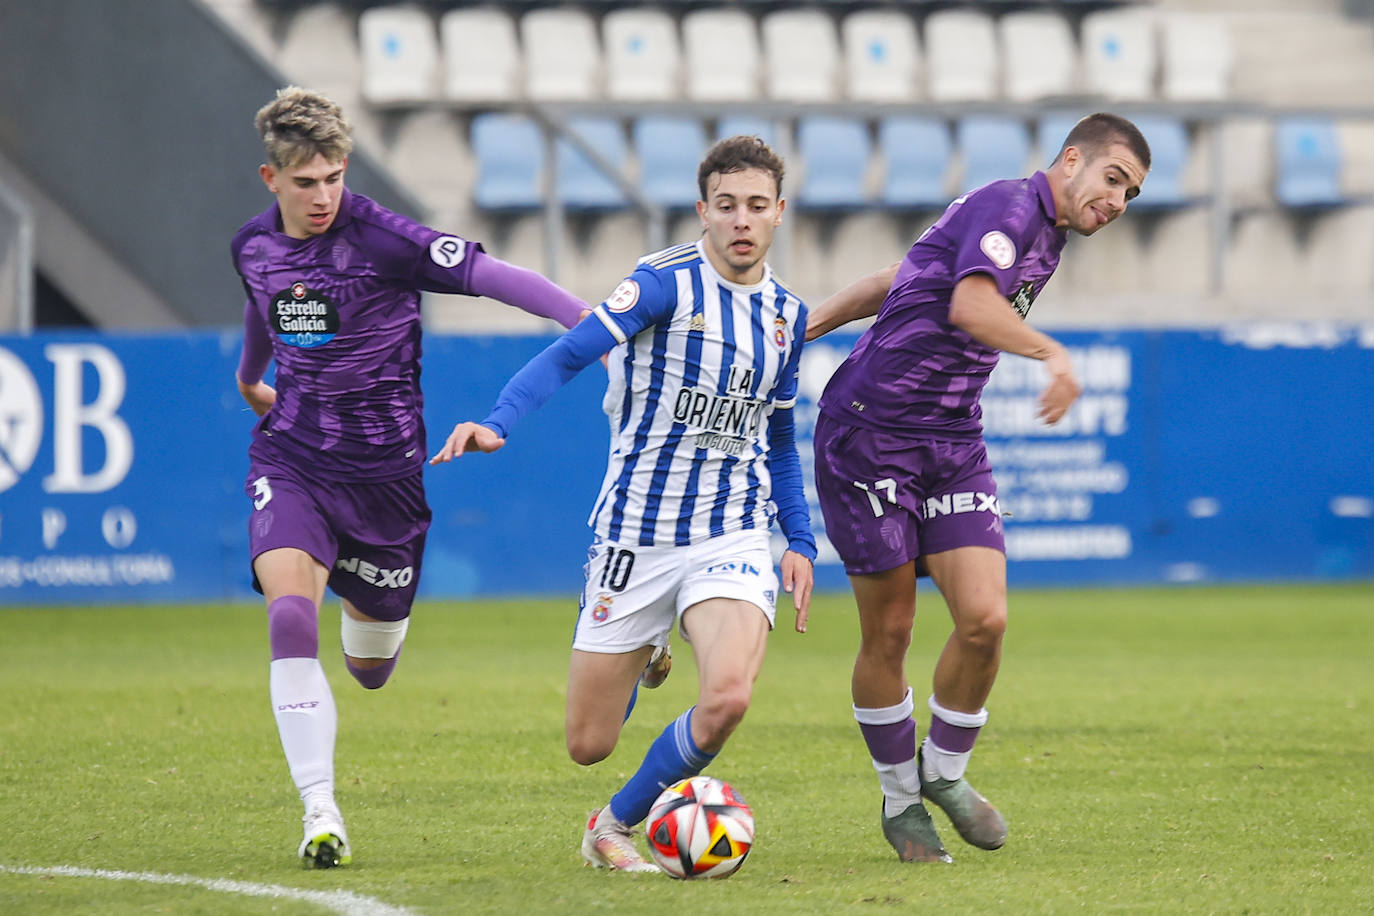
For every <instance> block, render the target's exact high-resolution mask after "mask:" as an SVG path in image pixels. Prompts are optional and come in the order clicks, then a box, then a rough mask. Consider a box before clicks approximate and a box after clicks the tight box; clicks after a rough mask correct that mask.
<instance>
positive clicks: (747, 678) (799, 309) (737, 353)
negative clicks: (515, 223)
mask: <svg viewBox="0 0 1374 916" xmlns="http://www.w3.org/2000/svg"><path fill="white" fill-rule="evenodd" d="M782 173H783V164H782V161H781V160H780V159H779V158H778V157H777V155H776V154H775V153H774V152H773V151H772V150H771V149H769V148H768V146H767V145H766V144H764V143H763V142H762V141H761V140H759V139H758V138H757V137H732V138H729V139H727V140H722V141H721V142H720V143H718V144H716V145H715V146H714V147H712V149H711V150H710V151H709V152H708V153H707V156H706V158H705V159H704V160H703V162H702V163H701V166H700V167H699V169H698V174H697V180H698V186H699V188H700V191H701V200H700V201H699V202H698V203H697V211H698V213H699V214H700V215H701V220H702V225H703V227H704V230H705V231H704V234H703V236H702V238H701V239H700V240H699V241H697V242H695V243H690V244H685V245H679V246H677V247H674V248H669V249H666V250H664V251H661V252H658V253H656V254H652V255H649V256H647V257H645V258H643V259H641V260H640V262H639V265H638V266H637V267H636V269H635V270H634V272H633V273H632V274H631V275H630V276H629V277H628V278H627V279H626V280H624V281H623V282H622V283H621V284H620V285H619V286H618V287H616V289H615V291H614V292H613V293H612V294H611V295H610V296H609V297H608V298H607V299H606V300H605V301H604V302H602V303H601V304H600V305H599V306H597V308H596V309H594V310H593V312H592V314H593V315H594V316H595V318H596V320H591V319H587V320H584V321H583V322H582V323H581V324H579V325H578V326H577V327H576V328H574V329H573V330H571V331H569V332H568V333H567V334H565V335H563V337H561V338H559V340H558V341H557V342H555V343H554V344H553V345H552V346H550V347H549V348H548V349H547V350H545V351H544V352H543V353H541V354H540V355H539V356H537V357H535V358H534V359H533V360H531V361H530V363H529V364H527V365H526V366H525V367H524V368H523V369H521V370H520V371H519V372H518V373H516V375H515V376H514V377H513V378H512V379H511V380H510V382H509V383H508V384H507V385H506V387H505V388H504V389H503V390H502V392H501V394H500V396H499V397H498V399H497V402H496V405H495V406H494V407H493V408H492V411H491V413H490V414H489V415H488V417H487V418H486V419H485V420H483V421H482V422H481V423H480V424H479V423H471V422H466V423H460V424H458V426H457V427H455V429H454V431H453V434H452V435H451V436H450V437H449V439H448V441H447V443H445V445H444V447H443V449H442V450H441V451H440V452H439V453H438V454H437V455H435V457H434V458H433V459H432V461H431V463H442V462H447V461H451V460H452V459H453V458H455V457H457V456H459V455H461V454H463V453H465V452H468V451H474V450H481V451H486V452H491V451H495V450H496V449H498V448H500V447H501V446H502V445H503V444H504V443H505V438H504V437H505V436H506V435H507V434H509V433H510V431H511V430H512V428H513V427H514V425H515V423H516V422H517V421H518V420H519V419H520V417H521V416H523V415H524V414H525V413H528V412H529V411H530V410H533V409H534V408H536V407H538V406H539V405H540V404H542V403H544V401H546V400H547V399H548V398H549V397H550V396H551V395H552V394H553V393H554V392H555V391H556V390H557V389H558V388H559V387H560V386H561V385H563V384H564V383H565V382H567V381H568V380H569V379H571V378H572V377H573V376H574V375H575V374H576V373H578V372H580V371H581V370H582V369H583V368H585V367H586V366H588V365H590V364H591V363H593V362H595V361H596V359H597V358H598V357H599V356H601V355H602V354H605V353H607V352H608V351H609V353H610V357H609V360H608V363H607V367H608V369H609V371H610V383H609V385H608V386H607V390H606V397H605V402H604V407H605V411H606V413H607V415H608V416H609V417H610V421H611V443H610V458H609V460H608V462H607V467H606V476H605V478H604V480H603V482H602V486H601V492H600V495H599V496H598V497H597V501H596V504H595V507H594V508H593V510H592V514H591V518H590V520H589V524H590V525H591V526H592V528H593V530H594V532H595V537H594V539H593V541H592V547H591V550H590V551H589V559H588V562H587V566H586V584H585V586H584V588H583V592H582V597H581V604H580V608H581V610H580V613H579V616H578V622H577V629H576V632H575V634H574V638H573V650H572V660H571V664H570V667H569V674H568V707H567V722H566V735H567V744H568V753H569V754H570V755H571V756H572V758H573V759H574V760H575V761H577V762H578V763H580V764H584V765H590V764H593V763H596V762H598V761H600V760H603V759H605V758H606V757H607V756H609V755H610V753H611V751H612V750H614V748H615V745H616V741H617V740H618V739H619V737H620V730H621V726H622V725H623V724H624V721H625V717H626V715H627V712H626V710H627V708H629V707H630V706H632V704H633V698H634V694H635V691H636V688H637V686H638V682H639V678H640V675H641V672H643V671H644V669H645V666H646V664H647V663H648V662H649V660H650V658H651V657H652V656H653V655H654V653H655V650H656V649H659V648H662V647H665V646H666V645H667V642H668V636H669V633H670V632H671V630H672V627H673V623H674V621H675V620H676V621H677V623H678V628H679V631H680V632H681V634H682V636H683V637H684V638H686V639H689V640H690V641H691V643H692V647H693V650H694V655H695V657H696V661H697V669H698V675H699V687H698V694H697V702H696V705H694V706H692V707H691V708H690V709H688V710H686V711H685V712H683V713H682V714H681V715H680V716H679V717H678V718H677V719H676V720H674V721H673V722H672V723H670V724H669V725H668V727H667V728H665V729H664V731H663V733H662V734H661V735H660V736H659V737H658V738H657V740H655V741H654V742H653V744H652V745H651V746H650V748H649V751H648V753H647V754H646V755H645V757H644V761H643V763H642V764H641V765H640V767H639V770H638V771H637V772H636V773H635V774H634V776H633V777H631V779H630V780H629V782H628V783H626V784H625V785H624V786H623V787H622V788H621V789H620V791H618V792H617V793H616V794H615V795H614V796H613V797H612V798H611V800H610V802H609V803H608V804H606V805H605V806H603V807H602V808H600V809H598V810H597V811H595V812H593V814H592V817H591V819H590V820H589V822H588V824H587V830H586V833H585V834H584V837H583V843H582V854H583V856H584V857H585V858H586V860H587V861H588V862H589V863H591V864H592V865H596V866H598V867H607V868H614V869H621V870H625V871H653V870H657V869H656V866H654V865H653V864H652V863H650V862H649V861H648V860H646V859H645V858H644V857H643V856H642V855H640V853H639V852H638V850H637V849H636V848H635V845H634V842H633V833H632V831H631V828H632V827H633V826H634V825H635V824H638V823H639V822H640V821H642V820H644V818H645V817H646V816H647V815H648V813H649V808H650V807H651V806H652V804H653V802H654V799H655V798H656V797H657V796H658V794H659V792H660V791H661V790H662V789H663V788H664V787H665V786H668V785H672V784H673V783H675V782H677V781H678V780H680V779H683V778H686V777H688V776H692V775H695V774H697V773H699V772H701V771H702V769H704V768H705V767H706V765H707V764H709V763H710V762H711V760H712V759H713V758H714V757H715V756H716V754H717V753H718V752H719V751H720V749H721V748H722V747H723V746H724V744H725V741H726V739H727V738H728V737H729V736H730V734H731V733H732V732H733V731H734V730H735V727H736V726H737V725H738V724H739V723H740V720H741V719H743V717H744V713H745V711H746V710H747V709H748V707H749V701H750V698H751V694H752V691H753V685H754V680H755V679H756V678H757V677H758V674H759V670H760V668H761V667H762V664H763V657H764V650H765V645H766V638H767V635H768V631H769V630H770V629H772V626H773V621H774V614H775V601H776V597H777V587H778V576H777V574H776V573H775V571H774V568H773V559H772V554H771V552H770V550H769V535H768V529H769V526H770V524H771V522H772V521H773V519H774V518H776V519H777V521H778V522H779V524H780V525H781V528H782V531H783V534H784V535H785V536H786V538H787V545H788V546H787V550H786V551H785V552H784V553H783V555H782V560H781V563H780V569H781V573H782V576H781V579H782V587H783V588H784V589H785V590H786V591H788V592H791V593H792V600H793V605H794V607H795V610H796V629H797V631H798V632H805V629H806V619H807V613H808V609H809V605H810V598H811V587H812V581H813V579H812V563H813V562H814V560H815V557H816V546H815V540H814V538H813V537H812V534H811V523H810V518H809V515H808V513H807V507H806V500H805V497H804V495H803V491H802V474H801V463H800V460H799V458H798V456H797V448H796V443H795V440H794V436H793V420H792V407H793V404H794V403H795V400H796V394H797V364H798V361H799V358H800V355H801V348H802V343H803V338H804V334H805V329H806V306H805V305H803V304H802V302H801V300H799V299H798V298H797V297H796V296H794V295H793V294H792V293H790V292H789V291H788V290H787V289H785V288H784V287H783V286H782V285H780V284H779V283H778V282H777V280H776V279H775V278H774V277H773V273H772V271H771V270H770V269H769V267H768V264H767V263H766V262H765V260H764V258H765V256H766V255H767V253H768V249H769V246H770V245H771V244H772V241H773V232H774V230H775V229H776V228H777V226H778V225H779V224H780V223H781V221H782V214H783V209H784V206H785V202H784V201H783V199H782V196H781V192H782Z"/></svg>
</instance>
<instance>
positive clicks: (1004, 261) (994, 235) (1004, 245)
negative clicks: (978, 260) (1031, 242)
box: [978, 229, 1016, 270]
mask: <svg viewBox="0 0 1374 916" xmlns="http://www.w3.org/2000/svg"><path fill="white" fill-rule="evenodd" d="M978 247H979V248H981V249H982V251H983V254H985V255H987V256H988V260H990V261H992V263H993V265H994V266H996V267H997V268H999V269H1001V270H1006V269H1007V268H1008V267H1010V266H1011V265H1013V264H1015V263H1016V245H1015V244H1013V243H1012V240H1011V239H1009V238H1007V234H1006V233H1005V232H999V231H998V230H996V229H994V230H992V231H991V232H988V233H986V234H984V236H983V237H982V238H981V239H979V240H978Z"/></svg>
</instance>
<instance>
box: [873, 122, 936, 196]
mask: <svg viewBox="0 0 1374 916" xmlns="http://www.w3.org/2000/svg"><path fill="white" fill-rule="evenodd" d="M878 149H879V150H881V151H882V153H883V158H884V160H885V161H886V163H887V174H886V177H885V178H884V179H883V186H882V190H881V191H880V193H879V196H878V201H879V202H880V203H881V204H883V206H886V207H893V208H896V209H902V210H928V209H935V208H940V207H944V206H945V205H946V204H948V203H949V192H948V189H947V187H946V179H947V178H948V175H949V164H950V160H951V159H952V158H953V155H954V150H953V143H952V141H951V139H950V135H949V127H948V125H946V124H945V122H944V121H941V120H939V119H936V118H922V117H915V116H905V115H903V116H897V117H891V118H887V119H885V120H883V121H882V122H881V123H880V124H879V125H878Z"/></svg>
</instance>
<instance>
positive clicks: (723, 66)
mask: <svg viewBox="0 0 1374 916" xmlns="http://www.w3.org/2000/svg"><path fill="white" fill-rule="evenodd" d="M682 50H683V54H684V62H685V65H686V77H687V97H688V98H689V99H692V100H694V101H703V102H751V101H756V100H757V99H758V95H759V39H758V29H757V28H756V27H755V26H754V18H753V17H752V16H750V15H749V14H748V13H746V12H744V11H743V10H740V9H731V8H728V7H706V8H703V9H695V10H691V11H690V12H688V13H686V14H685V15H683V17H682Z"/></svg>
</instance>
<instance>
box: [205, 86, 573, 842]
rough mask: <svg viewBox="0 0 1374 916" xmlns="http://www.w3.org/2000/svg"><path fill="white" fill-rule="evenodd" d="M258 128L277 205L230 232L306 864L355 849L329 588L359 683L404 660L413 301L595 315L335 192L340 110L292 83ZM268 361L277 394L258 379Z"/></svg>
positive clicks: (415, 558)
mask: <svg viewBox="0 0 1374 916" xmlns="http://www.w3.org/2000/svg"><path fill="white" fill-rule="evenodd" d="M255 123H256V126H257V129H258V133H259V134H260V136H261V138H262V141H263V145H264V147H265V148H266V154H267V161H266V162H265V163H264V164H262V165H261V166H260V167H259V169H258V171H259V174H260V175H261V176H262V180H263V184H264V185H266V187H267V190H268V192H270V193H271V194H272V196H273V197H274V198H275V201H274V202H273V204H272V206H271V207H269V208H268V209H267V210H265V211H263V212H262V213H260V214H258V215H257V216H255V217H253V218H252V219H251V220H249V221H248V222H247V223H245V224H244V226H243V228H241V229H240V230H239V232H238V234H237V235H236V236H235V237H234V241H233V246H232V251H233V259H234V267H235V268H236V269H237V270H238V273H239V276H240V277H241V278H242V280H243V287H244V291H245V292H246V293H247V303H246V305H245V307H244V343H243V355H242V358H241V360H240V363H239V368H238V373H237V381H238V388H239V392H240V393H241V394H242V395H243V398H244V400H246V401H247V402H248V404H249V406H250V407H251V408H252V409H253V411H254V412H255V413H257V414H258V415H259V417H260V419H259V420H258V423H257V425H256V426H255V427H254V429H253V438H252V444H251V445H250V447H249V460H250V470H249V473H248V478H247V482H246V485H245V491H246V493H247V496H248V499H249V500H250V501H251V504H252V507H251V508H252V511H251V515H250V517H249V523H248V530H249V543H250V549H251V561H252V572H253V585H254V587H255V588H257V589H258V590H259V591H261V592H262V594H263V596H264V598H265V599H266V601H267V627H268V639H269V642H270V645H271V653H272V662H271V667H270V671H271V675H270V693H271V701H272V710H273V713H274V715H275V716H276V721H277V730H278V732H279V733H280V735H281V743H282V749H283V750H284V751H285V753H286V761H287V764H288V766H289V768H290V771H291V778H292V779H293V780H294V782H295V784H296V788H297V790H298V791H299V792H300V796H301V800H302V801H303V803H304V805H305V815H304V824H305V829H304V838H303V839H302V840H301V842H300V845H299V847H298V855H299V856H300V857H301V858H302V859H303V860H304V862H305V863H306V864H307V865H314V866H317V867H330V866H334V865H339V864H343V863H346V862H348V861H349V859H350V855H351V852H350V849H349V843H348V835H347V833H346V832H345V829H344V822H343V817H342V816H341V815H340V813H339V808H338V805H337V804H336V803H335V798H334V736H335V731H336V723H337V716H336V713H335V706H334V699H333V696H332V694H331V693H330V689H329V684H328V682H327V681H326V680H325V676H324V671H323V669H322V668H321V667H320V662H319V658H318V655H319V651H318V650H319V628H318V615H319V608H320V604H321V602H322V601H323V600H324V593H325V588H326V586H328V587H329V588H330V589H332V590H333V591H334V593H335V594H337V595H338V596H339V597H340V598H341V599H342V603H343V612H342V614H341V615H340V616H341V620H342V624H341V633H340V639H341V643H342V649H343V653H344V659H345V662H346V663H347V667H348V670H349V672H350V673H351V674H352V675H353V677H354V678H356V679H357V681H358V682H359V683H360V684H362V686H363V687H366V688H368V689H375V688H378V687H381V686H382V685H383V684H384V683H386V681H387V678H388V677H390V675H391V672H392V670H393V669H394V668H395V665H396V659H397V657H398V656H399V655H400V652H401V645H402V642H403V641H404V639H405V635H406V629H407V626H408V624H409V619H410V609H411V603H412V601H413V599H414V597H415V589H416V586H417V585H418V583H419V581H420V565H421V558H422V552H423V550H424V544H425V533H426V531H427V530H428V529H429V522H430V509H429V506H428V505H427V503H426V501H425V490H424V483H423V480H422V476H421V474H422V470H423V467H424V459H425V455H426V445H425V428H424V423H423V420H422V418H421V411H420V408H421V395H420V292H421V291H422V290H432V291H436V292H446V293H464V294H467V295H472V296H491V297H493V298H495V299H500V300H502V301H504V302H507V303H509V304H511V305H514V306H516V307H517V308H520V309H523V310H524V311H527V312H531V313H533V314H536V315H542V316H545V317H549V318H554V319H556V320H557V321H559V322H560V323H561V324H563V325H564V326H565V327H571V326H573V325H574V324H575V323H576V322H577V320H578V318H579V317H580V316H581V314H582V313H583V312H584V310H585V308H586V306H585V305H584V303H582V302H581V301H580V300H579V299H577V298H575V297H574V296H572V295H570V294H569V293H567V292H565V291H564V290H562V289H560V288H559V287H557V286H555V285H554V284H552V283H550V282H549V281H547V280H546V279H544V278H543V277H541V276H540V275H538V274H536V273H534V272H532V271H529V270H524V269H522V268H519V267H515V266H512V265H510V264H507V263H505V262H503V261H500V260H498V259H496V258H494V257H492V256H490V255H488V254H487V253H485V252H484V251H483V250H482V246H481V245H480V244H478V243H477V242H472V241H468V240H466V239H463V238H459V237H458V236H454V235H450V234H448V233H445V232H441V231H439V230H437V229H431V228H429V227H427V226H423V225H420V224H419V223H417V222H415V221H414V220H411V219H409V218H408V217H405V216H402V215H401V214H399V213H394V212H392V211H390V210H388V209H386V208H385V207H382V206H380V205H379V204H377V203H375V202H373V201H371V200H369V199H368V198H366V197H364V196H362V195H361V194H354V193H351V192H350V191H349V190H348V188H347V187H346V185H345V182H344V176H345V174H346V173H347V170H348V156H349V153H350V151H351V150H352V146H353V144H352V139H351V137H350V131H349V125H348V122H347V121H346V120H345V119H344V115H343V113H342V112H341V111H340V109H339V106H338V105H336V104H335V103H334V102H332V101H330V100H329V99H328V98H326V97H324V96H322V95H320V94H319V93H317V92H312V91H310V90H307V89H301V88H298V87H288V88H286V89H282V90H281V91H279V92H278V93H277V96H276V98H275V99H274V100H273V101H271V102H270V103H268V104H267V105H266V106H264V107H263V108H262V109H261V110H260V111H259V112H258V113H257V118H256V122H255ZM273 361H275V362H276V378H275V386H271V385H268V384H267V383H266V382H264V381H263V374H264V372H265V371H266V369H267V366H268V363H269V362H273Z"/></svg>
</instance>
